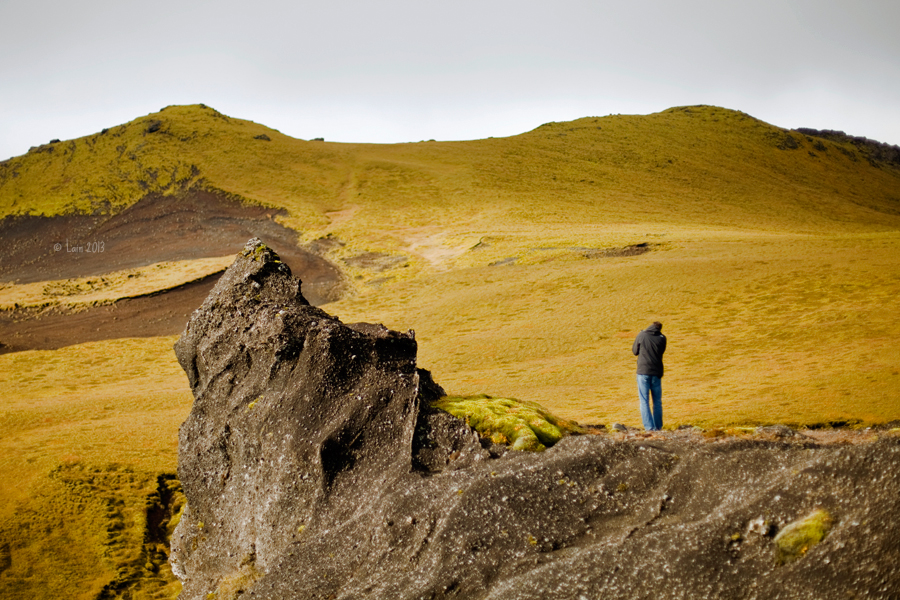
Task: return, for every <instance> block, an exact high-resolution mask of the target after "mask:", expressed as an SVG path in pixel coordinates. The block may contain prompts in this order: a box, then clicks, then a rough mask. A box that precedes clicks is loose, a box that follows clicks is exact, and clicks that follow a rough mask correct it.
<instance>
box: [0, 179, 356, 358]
mask: <svg viewBox="0 0 900 600" xmlns="http://www.w3.org/2000/svg"><path fill="white" fill-rule="evenodd" d="M280 214H284V211H281V210H277V209H270V208H265V207H261V206H252V205H244V204H241V203H239V202H236V201H233V200H230V199H228V198H225V197H224V196H222V195H220V194H216V193H213V192H209V191H205V190H188V191H186V192H184V193H182V194H180V195H178V196H160V195H158V194H151V195H149V196H147V197H145V198H143V199H142V200H140V201H139V202H137V203H136V204H134V205H132V206H130V207H128V208H126V209H125V210H123V211H121V212H119V213H116V214H114V215H65V216H55V217H42V216H27V217H8V218H6V219H3V220H2V221H0V240H2V241H3V246H4V247H3V253H2V255H0V281H4V282H16V283H33V282H40V281H51V280H60V279H70V278H76V277H90V276H95V275H103V274H106V273H110V272H113V271H121V270H124V269H132V268H137V267H143V266H147V265H151V264H154V263H159V262H163V261H178V260H190V259H199V258H207V257H215V256H223V255H229V254H237V252H239V251H240V249H241V248H242V247H243V245H244V244H245V243H246V242H247V240H248V239H250V238H252V237H259V238H261V239H263V240H264V241H265V242H266V243H267V244H269V245H270V246H271V247H272V248H274V249H275V250H276V251H277V252H278V253H279V255H280V256H281V258H282V260H283V261H284V262H285V263H286V264H287V265H288V266H289V267H290V268H291V271H293V272H294V274H296V275H297V276H299V277H300V279H301V280H302V281H303V294H304V296H305V297H306V298H308V299H309V301H310V302H311V303H312V304H315V305H320V304H325V303H327V302H331V301H334V300H337V299H338V298H339V297H340V296H341V294H342V292H343V279H342V275H341V272H340V270H339V269H338V268H337V267H335V266H334V265H333V264H331V263H330V262H328V261H326V260H325V259H323V258H321V257H320V256H317V255H315V254H313V253H312V252H309V251H307V250H304V249H302V248H300V247H299V246H297V233H296V232H295V231H292V230H291V229H288V228H287V227H284V226H283V225H280V224H279V223H277V222H276V221H275V220H274V218H275V217H276V216H277V215H280ZM220 275H221V273H218V274H215V275H213V276H210V277H207V278H205V279H203V280H201V281H197V282H192V283H188V284H185V285H181V286H179V287H177V288H174V289H172V290H166V291H164V292H161V293H157V294H152V295H148V296H144V297H141V298H132V299H127V300H119V301H118V302H115V303H114V304H111V305H107V306H96V307H90V308H86V309H82V310H79V311H77V312H75V311H72V310H70V309H61V308H54V309H49V310H43V311H37V310H14V311H3V312H0V353H4V352H11V351H19V350H30V349H41V350H48V349H55V348H60V347H63V346H68V345H72V344H77V343H81V342H87V341H96V340H102V339H114V338H121V337H148V336H157V335H172V334H176V333H180V332H181V330H182V328H183V327H184V324H185V323H186V322H187V320H188V318H189V316H190V314H191V312H193V311H194V310H195V309H196V308H197V307H198V306H200V304H201V303H202V302H203V299H204V298H206V296H207V295H208V294H209V291H210V290H211V289H212V287H213V286H214V285H215V282H216V281H217V280H218V277H219V276H220Z"/></svg>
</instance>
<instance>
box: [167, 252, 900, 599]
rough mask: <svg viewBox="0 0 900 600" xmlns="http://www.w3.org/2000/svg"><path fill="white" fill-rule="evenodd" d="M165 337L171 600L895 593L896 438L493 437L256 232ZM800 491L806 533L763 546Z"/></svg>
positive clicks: (396, 341)
mask: <svg viewBox="0 0 900 600" xmlns="http://www.w3.org/2000/svg"><path fill="white" fill-rule="evenodd" d="M176 354H177V356H178V359H179V361H180V363H181V365H182V367H183V368H184V370H185V372H186V373H187V375H188V379H189V381H190V385H191V388H192V390H193V393H194V398H195V400H194V406H193V409H192V411H191V414H190V416H189V417H188V419H187V421H185V423H184V425H183V426H182V428H181V432H180V440H179V477H180V479H181V482H182V485H183V488H184V491H185V494H186V496H187V499H188V504H187V508H186V510H185V512H184V515H183V517H182V519H181V521H180V523H179V525H178V528H177V530H176V532H175V534H174V536H173V541H172V555H171V556H172V558H171V561H172V564H173V570H174V571H175V573H176V574H177V575H178V577H179V578H180V579H181V580H182V582H183V583H184V589H183V592H182V596H181V597H182V598H183V599H186V600H193V599H201V598H204V599H205V598H208V597H214V598H217V599H218V600H222V599H223V598H237V597H247V598H264V599H273V600H274V599H285V598H298V599H318V598H321V599H329V598H331V599H356V598H360V599H362V598H365V599H391V600H394V599H396V600H400V599H410V600H412V599H419V598H423V599H437V598H466V599H469V598H473V599H478V598H492V599H495V598H496V599H503V598H509V599H530V598H534V599H539V598H540V599H544V598H571V599H573V600H574V599H578V600H582V599H591V600H593V599H595V598H604V599H608V598H621V599H626V598H627V599H631V598H785V599H788V598H791V599H793V598H810V599H812V598H816V599H830V598H835V599H836V598H842V599H844V598H854V597H857V598H896V597H898V595H900V528H898V527H897V526H896V517H897V515H898V514H900V469H898V466H900V441H898V440H897V438H894V437H889V436H888V437H885V438H884V439H881V440H879V441H877V442H873V443H867V444H858V445H838V444H833V445H820V444H818V443H817V442H815V440H811V439H809V438H803V437H800V436H796V437H785V438H784V439H776V440H767V441H761V440H738V439H733V438H732V439H725V440H720V441H715V442H711V443H698V442H697V441H696V440H691V439H683V438H678V437H676V436H672V437H671V438H669V439H653V440H646V439H631V440H616V439H614V438H613V436H612V435H580V436H570V437H567V438H564V439H563V440H562V441H560V442H559V443H557V444H556V445H555V446H553V447H551V448H549V449H547V450H546V451H545V452H541V453H528V452H519V451H513V450H506V449H505V448H497V447H494V446H492V445H491V444H489V443H487V442H486V441H485V440H481V439H479V436H478V434H477V432H474V431H473V430H471V429H469V428H468V426H467V425H466V424H465V422H464V421H461V420H459V419H457V418H455V417H452V416H450V415H448V414H446V413H439V412H435V411H434V410H433V409H430V408H429V406H428V403H429V402H430V401H431V400H433V399H435V398H436V397H439V396H440V395H441V394H442V393H443V391H442V390H441V389H440V386H438V385H437V384H435V383H434V382H433V381H431V378H430V376H429V375H428V374H427V372H425V371H421V370H419V369H417V368H416V342H415V338H414V335H413V333H412V332H408V333H399V332H395V331H390V330H388V329H385V328H384V327H381V326H378V325H369V324H354V325H345V324H343V323H341V322H340V321H339V320H338V319H336V318H334V317H332V316H329V315H327V314H326V313H325V312H323V311H322V310H320V309H318V308H315V307H312V306H309V305H308V303H307V302H306V301H305V300H304V299H303V296H302V294H301V292H300V282H299V281H298V280H297V279H296V278H294V277H293V276H292V275H291V273H290V271H289V269H287V267H286V266H284V265H283V264H282V263H281V262H280V261H279V259H278V257H277V255H276V254H275V253H274V252H273V251H271V250H270V249H268V248H267V247H266V246H264V245H263V244H262V243H261V242H260V241H259V240H251V241H250V242H248V244H247V246H246V247H245V248H244V250H243V251H242V252H241V254H240V255H239V256H238V257H237V259H236V260H235V262H234V264H233V265H232V266H231V267H230V268H229V269H228V271H227V272H226V273H225V275H224V276H223V277H222V279H221V280H220V281H219V283H218V284H217V285H216V287H215V289H214V290H213V291H212V293H211V294H210V296H209V297H208V298H207V300H206V301H205V302H204V304H203V306H202V307H201V308H200V309H199V310H198V311H197V312H195V313H194V314H193V316H192V317H191V320H190V322H189V323H188V325H187V327H186V329H185V331H184V333H183V334H182V336H181V338H180V339H179V340H178V342H177V344H176ZM816 510H823V511H826V513H827V515H828V525H829V529H828V531H827V532H825V534H824V537H822V538H821V539H820V540H817V543H809V544H807V545H806V546H801V547H799V549H798V553H799V558H797V559H795V560H792V561H790V562H784V561H779V560H777V556H776V546H775V543H774V541H773V540H774V538H775V536H777V534H778V532H779V531H781V530H783V529H785V528H786V527H788V526H790V525H791V524H792V523H794V522H796V521H798V520H799V519H803V518H805V517H807V515H809V514H810V513H813V511H816ZM820 537H821V536H820ZM209 594H215V596H209Z"/></svg>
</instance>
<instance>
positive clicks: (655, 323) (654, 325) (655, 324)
mask: <svg viewBox="0 0 900 600" xmlns="http://www.w3.org/2000/svg"><path fill="white" fill-rule="evenodd" d="M650 327H652V328H653V329H658V330H660V331H662V323H660V322H659V321H653V323H651V324H650Z"/></svg>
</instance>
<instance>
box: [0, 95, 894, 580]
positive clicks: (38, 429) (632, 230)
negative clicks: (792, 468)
mask: <svg viewBox="0 0 900 600" xmlns="http://www.w3.org/2000/svg"><path fill="white" fill-rule="evenodd" d="M895 156H896V155H895V154H892V153H891V152H887V151H884V148H883V147H882V146H879V145H877V144H872V143H868V142H863V141H860V140H858V139H854V138H851V137H849V136H843V137H842V136H839V135H834V134H833V132H832V133H831V134H826V133H823V132H812V131H805V132H800V131H789V130H784V129H781V128H778V127H775V126H772V125H769V124H766V123H764V122H761V121H759V120H757V119H754V118H753V117H750V116H749V115H746V114H744V113H741V112H737V111H733V110H727V109H723V108H717V107H710V106H693V107H679V108H673V109H669V110H667V111H663V112H661V113H657V114H652V115H645V116H629V115H610V116H606V117H588V118H584V119H579V120H576V121H571V122H564V123H547V124H545V125H541V126H540V127H537V128H536V129H534V130H532V131H530V132H527V133H523V134H521V135H517V136H513V137H510V138H503V139H484V140H472V141H460V142H436V141H423V142H417V143H408V144H391V145H377V144H344V143H340V144H339V143H332V142H327V141H318V140H310V141H306V140H298V139H293V138H290V137H288V136H285V135H283V134H281V133H279V132H277V131H275V130H273V129H270V128H267V127H265V126H263V125H260V124H256V123H252V122H249V121H243V120H240V119H236V118H233V117H229V116H225V115H223V114H221V113H219V112H217V111H215V110H214V109H212V108H209V107H206V106H203V105H195V106H172V107H168V108H166V109H163V110H162V111H160V112H158V113H154V114H151V115H148V116H146V117H141V118H138V119H136V120H134V121H132V122H129V123H126V124H124V125H119V126H113V127H110V128H109V129H107V130H104V131H102V132H100V133H97V134H95V135H91V136H87V137H84V138H79V139H76V140H68V141H58V142H53V143H48V144H44V145H41V146H37V147H35V148H33V149H32V150H31V151H29V152H28V153H27V154H26V155H23V156H19V157H14V158H11V159H9V160H6V161H4V162H2V163H0V217H5V218H4V219H3V221H2V223H0V239H2V240H3V243H4V244H5V245H6V246H7V248H6V249H5V252H4V253H3V254H4V257H2V258H0V281H2V283H0V285H2V288H0V305H2V306H4V307H6V308H7V310H4V311H2V312H0V317H2V318H0V343H7V342H8V341H9V340H8V339H5V338H6V337H7V336H8V335H12V334H11V333H10V332H11V331H13V330H14V329H15V327H18V329H15V331H19V332H22V331H25V332H28V331H31V332H35V331H38V330H39V328H40V324H41V323H50V322H51V321H50V319H56V320H55V321H52V323H53V325H52V327H50V326H48V327H49V328H50V329H53V330H54V331H56V330H66V329H67V328H71V329H72V330H74V329H76V327H75V325H73V324H74V323H76V322H79V323H90V325H83V326H82V325H79V326H78V327H82V329H84V330H85V331H87V330H88V329H90V331H91V332H92V336H93V337H90V336H88V337H83V338H79V339H77V340H69V342H68V343H74V342H75V341H79V342H81V343H74V345H66V344H65V343H61V344H62V347H60V346H59V345H56V344H53V343H50V342H47V344H48V345H46V346H41V345H40V340H37V341H36V342H34V343H35V344H36V345H33V346H31V347H32V348H36V349H32V350H26V351H20V352H8V353H6V354H2V355H0V390H2V392H3V393H2V397H3V399H4V400H3V403H2V404H0V415H2V420H0V432H2V433H0V445H2V449H3V454H2V455H3V457H4V458H3V459H2V460H0V476H2V477H3V478H4V480H5V481H8V482H11V483H10V485H8V486H6V485H5V486H4V488H3V503H2V506H3V507H4V508H2V509H0V586H2V587H0V589H2V590H3V591H2V595H4V597H10V598H18V597H26V596H27V597H29V598H34V597H53V596H54V594H58V593H60V590H61V589H65V586H66V583H67V581H69V580H78V581H84V582H85V583H84V585H83V587H82V588H80V589H81V591H80V592H78V594H71V597H81V596H84V597H97V596H98V594H102V593H106V594H107V597H109V596H115V595H116V594H117V593H120V592H121V591H122V590H126V589H128V590H131V591H132V593H133V594H134V597H140V596H141V594H143V595H144V597H168V596H171V593H172V591H173V589H174V587H173V586H175V584H174V583H173V580H172V577H171V574H170V573H167V572H166V569H167V567H166V566H165V562H164V551H163V549H161V548H158V547H157V546H156V545H153V546H150V545H148V544H149V543H145V542H142V541H140V540H142V539H144V538H146V536H145V535H144V532H145V530H146V529H147V527H148V525H147V523H148V520H147V519H148V516H147V515H148V514H150V512H148V509H147V506H151V505H152V506H153V507H156V508H154V509H153V510H154V511H156V512H155V513H153V514H157V513H159V514H162V513H164V512H165V511H166V510H171V509H172V507H173V506H174V504H173V502H174V500H173V498H175V497H176V496H177V494H175V492H171V489H172V485H174V484H171V481H172V477H174V470H175V464H176V454H175V450H176V438H177V428H178V426H179V424H180V423H181V421H182V420H183V419H184V417H185V416H186V415H187V412H188V410H189V408H190V402H191V397H190V392H189V390H188V387H187V382H186V381H185V377H184V374H183V373H182V372H181V371H180V370H179V369H178V367H177V364H176V363H175V359H174V355H173V354H172V351H171V345H172V343H173V342H174V339H175V338H174V337H173V334H175V333H177V331H179V329H178V328H177V327H178V323H180V322H181V321H180V318H181V317H180V316H179V315H183V314H184V313H175V312H172V311H170V313H171V314H170V315H169V316H168V317H166V318H165V319H163V318H160V319H159V321H158V322H157V321H152V320H148V319H147V318H146V317H143V316H141V315H145V314H146V313H144V312H141V310H143V309H141V310H138V309H136V308H131V309H129V308H128V306H132V307H133V306H134V305H130V304H128V302H134V301H140V302H144V303H149V304H157V303H163V302H166V301H168V300H166V299H167V298H168V299H172V298H175V297H176V294H177V293H181V292H177V290H183V289H184V286H186V285H199V284H197V281H198V278H201V277H203V278H205V277H209V276H210V275H211V274H213V275H214V271H216V269H220V268H221V266H222V265H224V264H226V263H227V259H224V258H223V257H226V256H228V255H229V254H234V253H236V252H237V251H238V250H239V249H240V247H241V246H242V245H243V242H244V241H246V238H242V236H245V235H247V236H248V237H249V235H250V234H252V233H253V232H255V231H263V232H264V234H261V236H262V237H264V238H265V237H266V236H268V235H271V236H273V237H274V238H275V239H276V240H277V241H272V239H269V240H267V241H269V243H270V245H272V246H273V247H274V248H275V249H276V250H278V251H279V252H281V253H282V254H284V255H286V256H296V259H295V260H296V261H297V262H294V261H293V259H291V260H288V263H289V264H291V266H292V267H293V268H294V270H295V272H297V273H299V274H300V276H301V278H303V279H304V280H305V281H306V282H308V283H309V285H310V288H309V289H313V290H323V291H322V292H321V294H320V299H319V303H321V304H324V308H325V310H327V311H328V312H330V313H332V314H335V315H337V316H339V317H340V318H341V319H342V320H344V321H346V322H352V321H374V322H382V323H384V324H385V325H387V326H388V327H391V328H394V329H400V330H406V329H409V328H412V329H415V330H416V333H417V335H416V339H417V341H418V345H419V364H420V366H422V367H424V368H428V369H430V370H431V371H432V372H433V373H434V376H435V379H436V380H437V381H438V382H439V383H440V384H441V385H443V387H444V388H445V389H447V391H448V392H449V393H451V394H459V395H467V394H478V393H487V394H492V395H497V396H502V397H509V396H512V397H516V398H520V399H523V400H527V401H536V402H539V403H540V404H542V405H544V406H546V407H547V408H549V409H550V410H552V411H553V412H554V413H556V414H558V415H560V416H562V417H565V418H569V419H574V420H577V421H579V422H582V423H588V424H611V423H612V422H614V421H619V422H622V423H625V424H628V425H632V426H636V425H638V424H639V422H640V421H639V416H638V413H637V406H636V399H635V390H634V388H635V384H634V376H633V371H634V359H633V357H632V355H631V352H630V348H631V342H632V340H633V338H634V336H635V335H636V334H637V332H638V331H639V330H640V329H642V328H643V327H645V326H646V325H647V324H649V323H650V322H651V321H653V320H660V321H662V322H663V323H664V325H665V332H666V334H667V336H668V337H669V340H670V347H669V350H668V352H667V355H666V360H667V362H666V368H667V374H666V377H665V379H664V406H665V411H666V424H667V426H673V427H674V426H677V425H683V424H694V425H699V426H702V427H705V428H715V427H727V426H732V427H733V426H753V425H759V424H772V423H786V424H791V425H812V426H823V425H825V426H827V425H829V424H851V425H853V424H856V425H860V426H866V425H875V424H883V423H888V422H891V421H895V420H897V419H900V404H898V403H897V401H896V399H895V397H894V389H895V388H896V385H897V382H898V381H900V371H898V365H900V351H898V350H897V346H896V343H895V342H894V339H895V338H896V335H897V325H896V319H895V317H894V315H895V314H897V312H898V309H900V300H898V298H900V261H898V257H900V165H898V164H897V163H896V161H895V160H894V158H895ZM210 207H214V208H210ZM225 212H227V213H228V215H229V217H228V218H229V219H230V220H229V221H228V223H229V224H228V225H227V226H226V225H225V224H224V221H223V219H222V218H218V217H217V215H220V214H224V213H225ZM135 214H138V215H141V216H140V218H137V217H135V218H132V216H130V215H135ZM226 231H227V232H228V233H227V235H226ZM66 236H69V237H66ZM64 241H65V242H66V243H71V244H72V245H75V246H77V245H79V244H80V245H84V244H90V243H95V244H98V243H101V242H102V243H104V244H107V243H108V244H109V251H108V253H105V252H104V253H100V254H97V253H95V255H94V256H93V257H91V259H92V260H90V261H87V260H82V259H83V258H84V256H85V254H84V253H77V254H73V253H69V252H64V251H62V250H54V244H56V243H62V242H64ZM279 245H280V246H279ZM105 248H106V246H104V249H105ZM232 248H233V249H232ZM304 257H307V258H308V262H304V261H306V260H307V258H304ZM209 265H215V267H211V266H209ZM310 265H318V266H316V267H313V266H310ZM317 269H318V270H317ZM135 273H140V275H134V274H135ZM323 273H329V275H328V276H327V277H326V276H324V275H322V274H323ZM129 274H131V275H134V276H133V277H131V278H129ZM317 277H321V279H317ZM204 281H206V280H205V279H204ZM210 285H211V284H210ZM316 285H319V286H322V287H315V286H316ZM29 286H30V287H29ZM205 289H208V288H205ZM177 297H178V298H185V297H189V298H190V299H188V300H183V301H180V302H182V304H179V305H178V306H179V310H187V311H188V313H189V311H190V306H194V305H191V304H190V303H191V302H195V303H196V302H197V299H198V297H197V296H196V295H194V296H184V295H183V294H182V295H181V296H177ZM124 298H129V299H130V300H124ZM199 298H200V299H202V295H201V296H199ZM120 299H122V300H120ZM117 300H118V301H117ZM63 305H65V308H61V307H62V306H63ZM167 310H168V309H167ZM173 310H174V309H173ZM92 311H94V312H92ZM127 315H131V316H130V317H127ZM135 315H136V316H135ZM126 317H127V318H132V319H138V320H143V322H144V325H147V323H150V324H151V325H150V326H145V327H144V328H143V329H140V330H139V331H138V330H129V329H127V327H125V326H123V325H122V322H124V321H125V320H127V318H126ZM3 319H6V320H5V321H4V320H3ZM77 319H80V321H78V320H77ZM164 323H165V324H167V325H165V327H168V329H166V328H165V327H164V326H163V324H164ZM172 327H176V328H175V329H172ZM129 331H132V333H127V332H129ZM135 331H137V332H135ZM123 332H125V333H123ZM42 335H43V334H42ZM47 335H48V336H49V334H47ZM123 336H124V337H123ZM40 348H47V349H40ZM52 348H56V349H52ZM166 490H169V491H166ZM151 498H154V499H153V500H152V501H151ZM120 499H125V500H122V502H119V500H120ZM145 504H146V506H145ZM151 512H152V511H151ZM48 515H49V516H48ZM55 515H56V516H55ZM58 515H68V516H66V517H65V518H64V519H61V518H57V516H58ZM154 518H156V517H154ZM109 519H112V522H114V524H115V528H113V529H108V530H107V529H104V531H106V533H104V534H103V535H100V534H97V533H96V531H97V529H96V528H97V526H98V524H107V523H108V522H109ZM102 527H106V525H102ZM102 527H101V528H102ZM32 531H42V532H44V533H43V534H42V535H40V536H37V537H34V536H32V537H29V536H30V533H29V532H32ZM73 540H74V541H73ZM65 544H69V545H71V546H72V548H74V549H73V550H72V553H71V555H70V554H69V553H56V552H52V551H49V550H48V549H49V548H53V547H61V546H63V545H65ZM153 544H156V542H155V541H154V542H153ZM3 548H6V550H3ZM4 557H9V558H8V559H7V558H4ZM2 565H6V567H5V568H4V567H2ZM26 565H28V566H26ZM47 573H54V574H55V575H53V576H47V575H46V574H47ZM41 578H44V579H45V580H46V581H45V583H44V584H41V585H38V583H37V580H39V579H41ZM110 582H113V583H115V582H118V583H115V585H112V583H110ZM110 585H112V587H109V586H110ZM104 586H107V588H108V589H107V591H106V592H103V589H104ZM116 586H118V587H116ZM36 589H40V590H41V591H40V592H36V591H35V590H36ZM117 590H118V591H117ZM138 592H140V593H138ZM79 594H80V595H79Z"/></svg>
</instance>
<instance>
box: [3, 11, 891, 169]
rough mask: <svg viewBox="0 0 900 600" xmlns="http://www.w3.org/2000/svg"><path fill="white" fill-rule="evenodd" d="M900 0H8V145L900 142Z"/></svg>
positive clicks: (7, 148)
mask: <svg viewBox="0 0 900 600" xmlns="http://www.w3.org/2000/svg"><path fill="white" fill-rule="evenodd" d="M898 25H900V2H898V0H800V1H798V0H782V1H776V0H757V1H756V2H746V0H744V1H742V2H732V1H730V0H717V1H716V0H682V1H680V2H672V1H666V0H648V1H641V0H632V1H630V2H628V1H627V0H620V1H617V2H607V1H593V2H588V1H576V0H555V1H553V2H549V1H547V2H540V1H533V0H517V1H506V0H498V1H494V0H479V1H470V0H453V1H452V2H451V1H446V0H445V1H444V2H437V1H429V0H388V1H384V2H377V1H372V0H370V1H365V2H364V1H350V0H331V1H325V0H317V1H316V2H308V1H306V0H294V1H287V0H256V1H254V2H249V1H245V2H237V1H233V0H223V1H218V2H214V1H197V0H177V1H170V0H165V1H157V2H154V1H147V0H142V1H140V2H137V1H132V0H81V1H73V0H0V111H2V112H0V114H2V117H0V159H4V158H7V157H10V156H14V155H19V154H23V153H25V152H26V151H27V150H28V148H29V147H30V146H35V145H38V144H41V143H46V142H47V141H49V140H50V139H52V138H60V139H69V138H74V137H79V136H83V135H88V134H91V133H95V132H97V131H99V130H100V129H102V128H103V127H110V126H113V125H117V124H120V123H124V122H126V121H130V120H132V119H134V118H136V117H140V116H143V115H146V114H148V113H151V112H155V111H157V110H159V109H160V108H162V107H164V106H167V105H170V104H194V103H201V102H202V103H204V104H207V105H209V106H212V107H213V108H216V109H217V110H219V111H221V112H223V113H225V114H228V115H231V116H234V117H239V118H243V119H249V120H252V121H256V122H259V123H263V124H265V125H268V126H270V127H274V128H276V129H278V130H280V131H282V132H283V133H286V134H288V135H291V136H294V137H299V138H304V139H308V138H312V137H324V138H326V139H328V140H334V141H345V142H405V141H419V140H423V139H432V138H434V139H438V140H457V139H473V138H484V137H488V136H494V137H500V136H507V135H513V134H517V133H521V132H523V131H527V130H530V129H533V128H534V127H537V126H538V125H540V124H541V123H545V122H547V121H562V120H569V119H576V118H579V117H584V116H603V115H607V114H610V113H624V114H647V113H652V112H657V111H660V110H664V109H666V108H669V107H671V106H681V105H687V104H713V105H717V106H725V107H727V108H733V109H738V110H742V111H744V112H746V113H749V114H751V115H753V116H755V117H757V118H760V119H763V120H764V121H767V122H769V123H772V124H775V125H778V126H781V127H815V128H819V129H842V130H844V131H846V132H847V133H850V134H853V135H864V136H867V137H869V138H873V139H877V140H879V141H883V142H888V143H892V144H900V114H898V107H900V35H898V33H897V30H898Z"/></svg>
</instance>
